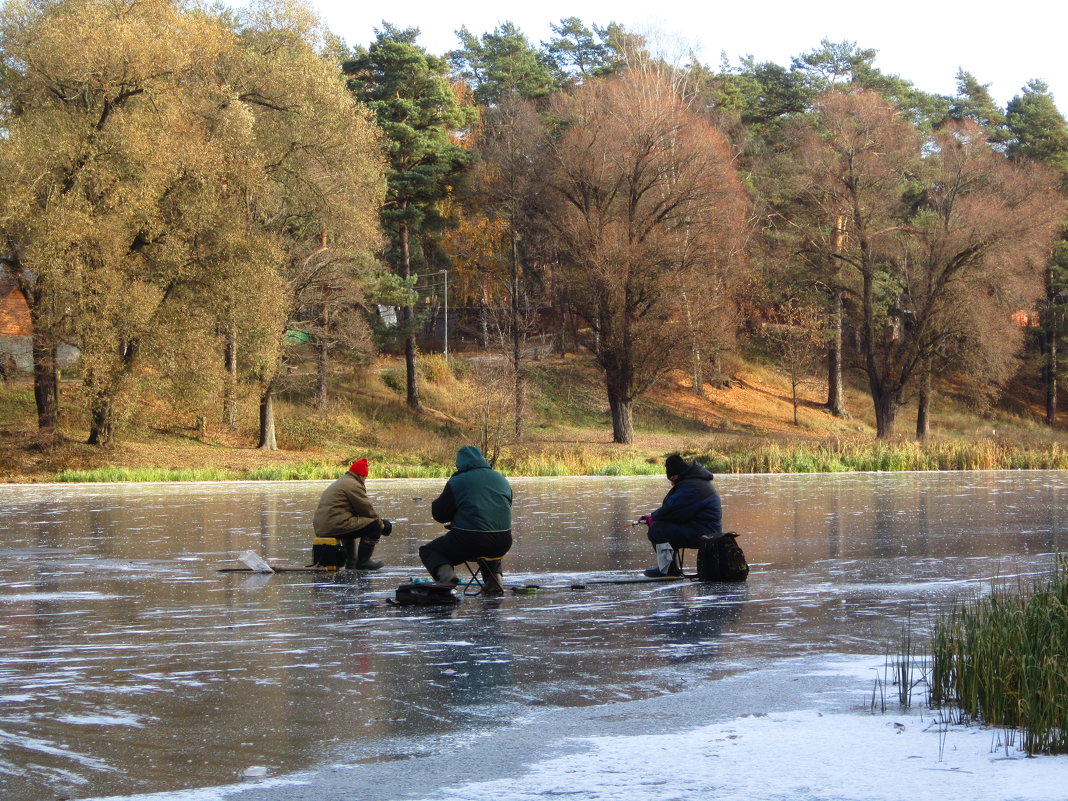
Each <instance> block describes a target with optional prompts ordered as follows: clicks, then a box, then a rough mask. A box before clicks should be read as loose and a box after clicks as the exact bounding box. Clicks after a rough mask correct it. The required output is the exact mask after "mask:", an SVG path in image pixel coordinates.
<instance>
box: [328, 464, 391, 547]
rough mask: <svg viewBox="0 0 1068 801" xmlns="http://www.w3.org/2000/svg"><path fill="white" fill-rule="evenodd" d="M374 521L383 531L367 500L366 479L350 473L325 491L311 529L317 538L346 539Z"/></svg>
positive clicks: (380, 522)
mask: <svg viewBox="0 0 1068 801" xmlns="http://www.w3.org/2000/svg"><path fill="white" fill-rule="evenodd" d="M375 522H377V523H378V528H379V531H381V529H382V521H381V520H380V518H379V517H378V514H377V513H376V512H375V510H374V507H373V506H371V502H370V501H369V500H367V490H366V489H365V488H364V485H363V478H362V477H360V476H358V475H356V474H355V473H353V472H351V471H349V472H346V473H345V475H343V476H342V477H341V478H339V479H338V480H337V481H335V482H334V483H333V484H331V485H330V486H329V487H327V488H326V489H325V490H324V491H323V494H322V497H321V498H319V507H318V508H317V509H316V510H315V518H314V520H312V529H313V530H314V531H315V536H316V537H343V536H345V535H346V534H352V533H353V532H354V531H359V530H360V529H361V528H363V527H364V526H366V525H368V524H369V523H375Z"/></svg>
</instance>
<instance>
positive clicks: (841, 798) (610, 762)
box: [435, 710, 1068, 801]
mask: <svg viewBox="0 0 1068 801" xmlns="http://www.w3.org/2000/svg"><path fill="white" fill-rule="evenodd" d="M998 736H999V735H998V733H996V732H993V731H992V730H990V729H983V728H979V727H966V728H960V727H951V728H950V729H949V731H948V732H947V731H945V730H944V727H940V726H939V725H938V724H937V723H935V722H933V721H932V720H931V719H930V718H920V717H919V716H916V717H893V716H887V715H871V714H838V715H827V714H821V713H820V712H817V711H813V710H804V711H794V712H784V713H776V714H768V715H759V716H752V717H743V718H737V719H735V720H732V721H729V722H727V723H722V724H716V725H713V726H706V727H703V728H700V729H696V730H692V731H686V732H678V733H672V734H663V735H650V736H626V737H594V738H585V739H582V740H578V741H576V744H577V745H579V746H580V750H579V751H578V752H577V753H572V754H569V755H567V756H562V757H558V758H554V759H550V760H547V761H545V762H541V763H539V764H536V765H535V766H533V767H532V768H531V769H530V770H529V771H528V772H527V773H526V774H525V775H523V776H520V777H517V778H510V779H502V780H498V781H489V782H476V783H471V784H467V785H464V786H458V787H449V788H443V789H442V790H441V792H440V793H438V794H436V795H435V799H437V801H440V799H443V798H461V799H470V798H494V799H497V801H527V799H545V798H551V797H556V796H566V797H569V798H582V799H587V800H589V801H594V800H595V799H611V800H612V801H668V800H669V799H670V800H671V801H711V800H712V799H715V801H752V799H763V800H764V801H779V800H780V799H781V800H782V801H817V800H819V801H823V800H824V799H827V800H828V801H830V800H831V799H834V801H884V800H885V801H901V799H909V801H926V800H927V799H930V800H931V801H945V799H947V798H968V799H973V801H1014V800H1015V799H1020V801H1046V799H1049V801H1064V799H1065V798H1066V797H1068V757H1064V756H1057V757H1050V756H1042V757H1037V758H1034V759H1028V758H1026V757H1024V756H1023V755H1022V754H1020V753H1019V752H1017V751H1015V749H1009V750H1008V752H1006V749H1005V748H1004V747H1001V748H997V747H996V746H997V738H998ZM940 745H941V746H942V747H941V748H940Z"/></svg>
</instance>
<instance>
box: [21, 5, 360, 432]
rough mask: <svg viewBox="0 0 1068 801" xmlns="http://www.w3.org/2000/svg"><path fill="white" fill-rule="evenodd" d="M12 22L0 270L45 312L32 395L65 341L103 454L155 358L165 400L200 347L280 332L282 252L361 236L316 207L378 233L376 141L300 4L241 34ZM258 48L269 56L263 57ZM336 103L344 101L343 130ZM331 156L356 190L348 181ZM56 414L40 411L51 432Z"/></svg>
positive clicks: (166, 17) (175, 10)
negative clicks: (243, 333)
mask: <svg viewBox="0 0 1068 801" xmlns="http://www.w3.org/2000/svg"><path fill="white" fill-rule="evenodd" d="M6 10H7V12H8V14H9V16H7V17H6V18H5V23H4V29H3V35H4V52H5V55H6V56H7V57H8V58H9V59H10V61H8V62H7V69H6V70H5V72H4V75H3V89H4V92H5V97H6V105H5V109H4V110H5V113H6V114H7V117H6V119H5V125H6V129H7V131H8V132H9V135H8V137H7V138H6V139H5V140H4V142H3V144H2V146H0V170H2V172H3V174H4V176H5V179H6V180H5V183H4V190H3V192H2V194H0V198H2V201H0V202H2V204H3V209H4V213H3V215H2V217H0V224H2V225H4V226H5V241H6V243H7V254H6V258H7V262H8V264H9V265H10V266H12V269H13V271H14V272H15V273H16V274H17V275H20V276H21V278H20V282H21V283H22V284H23V285H24V286H26V287H27V288H28V289H29V290H30V292H29V294H28V296H29V297H31V298H33V304H34V305H36V306H38V308H39V310H40V313H39V314H37V320H36V322H37V323H38V325H37V326H36V331H35V337H37V338H38V341H39V342H42V343H43V345H42V347H40V348H38V349H37V350H38V353H39V355H40V356H41V358H40V360H39V368H38V369H37V370H36V374H37V379H36V380H37V383H38V385H39V386H40V387H41V391H40V392H39V395H40V396H41V397H42V398H43V399H47V398H48V397H49V396H52V397H54V394H55V393H54V391H53V390H51V389H49V387H48V381H49V380H50V379H49V375H50V374H51V375H52V376H53V378H52V379H51V380H54V370H53V368H52V366H51V360H52V357H51V355H50V351H54V346H55V343H56V342H57V341H58V338H59V337H61V336H66V337H69V338H70V339H71V341H74V342H75V343H76V344H77V345H78V347H79V348H80V351H81V364H80V369H81V372H82V376H83V384H82V393H83V397H84V398H85V401H86V404H87V406H88V407H89V410H90V413H91V424H90V434H89V441H90V442H91V443H94V444H100V445H106V444H108V443H110V442H112V441H113V439H114V437H115V434H116V427H117V425H118V424H119V423H121V419H122V417H123V415H125V414H128V413H130V411H132V410H133V409H134V408H135V400H136V398H137V395H138V391H139V385H140V384H141V382H142V381H143V380H144V371H143V370H142V369H141V368H142V365H143V364H144V363H145V362H146V361H147V362H150V363H151V364H152V366H153V368H154V370H155V373H156V379H155V380H156V383H157V384H164V383H168V382H169V383H173V382H174V381H175V380H176V379H177V377H178V376H179V375H186V376H190V375H191V373H190V371H188V370H185V369H183V368H184V367H185V366H188V365H189V364H195V363H196V361H197V359H198V357H199V358H200V359H204V358H205V354H204V352H203V350H202V349H201V350H200V351H199V352H196V351H195V349H193V343H200V345H201V346H202V348H208V347H213V346H214V345H215V344H216V343H217V341H218V340H217V337H218V336H219V335H220V334H223V335H226V334H227V332H229V333H230V334H232V332H233V331H235V330H236V329H237V328H238V327H240V328H243V329H244V330H249V331H251V330H255V329H261V334H260V335H259V336H257V337H254V338H253V339H255V340H258V346H259V345H262V343H264V342H270V341H272V339H274V336H273V334H272V333H271V332H272V329H273V330H280V329H281V330H284V322H283V319H284V318H285V316H286V313H287V306H288V304H287V300H286V295H285V287H284V285H283V282H282V281H281V280H280V278H279V277H280V275H281V270H282V268H283V265H284V263H285V262H286V261H287V260H291V259H294V258H299V257H297V256H296V255H295V251H294V245H293V243H294V242H295V241H298V240H299V241H302V242H314V243H315V247H318V246H319V243H320V241H321V234H322V232H323V231H325V230H328V231H330V232H331V234H333V233H334V232H335V231H338V230H339V229H340V230H345V229H346V228H347V230H348V231H349V232H351V230H352V226H351V225H349V223H350V222H351V220H352V217H353V214H352V213H348V214H340V215H338V214H335V213H334V212H332V211H331V212H330V213H329V215H328V216H329V217H330V221H329V223H328V224H327V223H325V222H324V221H323V215H322V214H319V213H318V210H320V209H321V208H322V207H323V205H324V202H323V198H324V197H325V196H330V195H331V194H332V193H334V195H335V196H344V197H345V198H346V202H350V199H351V197H352V196H353V193H354V191H356V192H357V196H358V197H365V198H367V202H368V203H369V204H370V207H371V211H370V212H367V211H366V210H364V211H362V212H360V214H361V215H362V217H363V218H366V219H369V220H371V221H372V223H373V222H374V211H373V210H374V207H375V205H376V197H377V195H376V193H375V191H374V182H375V180H376V177H375V176H379V177H378V178H377V180H378V181H379V182H380V180H381V179H380V172H379V167H378V162H377V159H374V158H372V159H371V160H370V161H369V160H368V159H367V158H366V155H367V153H366V151H368V150H373V147H374V145H373V144H371V145H368V142H369V141H373V140H368V136H369V135H371V126H370V124H369V122H368V121H367V119H366V115H361V114H360V112H359V110H358V109H357V108H356V107H355V104H354V103H353V102H352V100H351V98H350V97H349V96H348V94H347V93H346V92H345V91H344V87H343V86H341V85H340V81H339V76H338V71H337V69H336V67H333V68H331V67H330V65H329V64H328V63H327V62H324V61H323V60H321V59H320V58H319V57H318V56H316V55H315V53H314V51H313V46H312V41H313V40H312V38H310V37H311V34H310V29H308V28H307V27H301V26H302V25H304V22H302V20H310V19H311V16H310V12H308V11H307V9H306V8H304V7H303V6H300V5H299V4H278V5H270V4H265V5H261V6H257V7H254V8H253V10H252V11H251V12H250V16H248V17H245V18H241V19H240V20H238V19H237V18H235V17H232V16H230V15H213V14H206V13H200V12H194V11H189V10H186V9H185V8H184V7H183V6H181V5H179V4H175V3H171V2H168V0H146V2H143V3H137V4H133V5H125V4H114V3H108V2H103V1H102V0H84V1H81V2H63V3H41V4H35V3H28V4H26V5H17V6H16V5H15V4H10V5H9V6H8V7H7V9H6ZM253 39H256V40H257V41H259V42H261V43H263V42H264V40H270V41H269V43H268V44H266V45H265V46H264V48H263V49H261V50H259V51H257V49H256V47H255V45H253V44H252V40H253ZM295 54H299V55H295ZM283 86H284V87H287V90H286V91H288V92H289V93H290V96H289V97H288V98H283V97H282V96H281V95H280V94H279V93H278V92H277V91H275V90H277V89H278V88H279V87H283ZM297 94H299V95H300V97H301V100H300V103H292V102H289V101H292V98H293V96H294V95H297ZM331 95H332V96H333V97H334V98H337V99H339V100H340V101H343V102H344V103H345V104H347V105H345V106H344V113H343V114H342V116H340V117H331V114H332V113H335V112H338V110H339V108H341V107H340V106H339V105H338V103H337V102H336V101H335V102H333V103H331V101H330V96H331ZM300 104H303V105H300ZM265 109H269V110H270V113H269V114H266V113H263V111H264V110H265ZM346 114H347V116H346ZM361 122H362V124H363V130H362V132H361V129H360V128H359V124H360V123H361ZM331 124H333V125H335V126H339V127H334V128H332V129H331V128H330V127H329V126H330V125H331ZM283 131H284V134H283V133H280V132H283ZM287 137H288V138H287ZM339 141H340V142H343V144H344V146H343V147H342V148H340V149H339V148H335V149H334V151H333V153H332V154H330V155H329V156H327V157H324V154H325V153H326V152H327V151H328V150H329V146H328V143H330V142H339ZM357 142H359V143H362V144H360V145H356V144H354V143H357ZM360 148H362V149H363V151H364V157H363V158H362V159H357V158H356V157H357V155H358V153H357V151H358V150H359V149H360ZM338 155H343V156H348V157H351V160H352V161H353V162H354V164H351V165H348V166H345V167H344V170H347V171H350V173H352V174H358V175H359V180H354V181H349V182H347V183H344V182H342V181H340V180H339V170H338V169H337V168H335V167H334V165H333V160H334V157H336V156H338ZM348 235H349V234H348V233H344V234H338V237H339V240H340V239H341V238H343V237H345V236H348ZM360 237H361V238H363V239H366V229H365V228H364V229H361V231H360ZM364 246H365V247H366V242H365V243H364ZM305 247H307V246H305ZM55 310H62V315H63V316H62V317H60V316H59V315H56V314H53V312H54V311H55ZM263 331H266V332H268V333H266V334H264V333H263ZM230 344H233V341H232V340H231V341H230ZM263 349H264V348H263V347H260V350H263ZM267 350H269V348H267ZM179 354H180V355H179ZM209 375H211V371H209V370H203V371H201V372H200V376H201V377H204V376H209ZM55 408H56V407H55V404H54V401H53V403H52V406H51V408H50V409H49V408H48V406H47V405H43V406H42V413H41V414H40V415H39V417H40V420H41V424H42V428H46V427H47V425H49V424H50V425H51V426H53V427H54V423H55Z"/></svg>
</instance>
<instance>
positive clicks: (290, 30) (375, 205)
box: [228, 3, 385, 450]
mask: <svg viewBox="0 0 1068 801" xmlns="http://www.w3.org/2000/svg"><path fill="white" fill-rule="evenodd" d="M238 34H239V38H238V43H239V45H240V48H239V51H238V56H239V57H238V58H237V59H235V63H234V65H233V70H234V72H233V73H231V74H229V75H228V78H229V80H230V81H231V83H232V85H234V86H235V88H236V89H237V97H238V99H239V100H240V101H241V102H242V103H243V104H244V106H245V107H246V109H247V113H248V114H249V116H250V118H251V120H252V125H253V131H254V135H255V137H256V143H257V147H258V152H260V153H261V154H262V159H263V167H264V175H263V180H264V181H265V182H266V185H267V188H268V190H269V191H268V194H267V195H266V196H265V199H264V202H263V203H262V204H261V205H260V206H258V207H257V208H255V210H254V211H255V222H256V224H257V226H258V227H259V229H260V230H262V231H263V232H265V233H266V234H268V235H270V236H271V237H272V240H273V242H274V244H275V247H276V248H277V249H278V251H279V253H280V254H281V258H280V263H279V264H278V265H277V272H278V275H279V276H280V277H281V280H282V281H283V284H284V286H285V307H284V312H283V314H281V315H280V316H279V317H277V318H275V319H274V321H273V324H272V325H271V327H270V328H269V329H268V332H267V334H266V338H267V341H268V342H269V343H272V345H273V347H272V348H271V349H270V351H269V353H270V354H271V355H269V356H266V357H265V358H262V359H261V361H260V364H259V368H260V369H259V371H258V372H259V380H260V387H261V395H260V441H259V447H260V448H263V449H269V450H273V449H275V448H276V447H277V443H276V441H275V436H274V420H273V396H274V393H275V391H276V389H277V382H278V380H279V378H280V377H281V372H280V371H281V367H282V364H283V361H284V358H285V355H286V350H287V348H288V347H289V344H290V343H289V340H288V338H287V332H288V331H290V330H292V329H294V328H295V329H304V330H306V331H307V332H309V333H310V334H312V335H313V336H314V337H315V340H316V344H317V345H318V347H319V357H320V359H323V358H324V357H325V354H324V353H323V348H326V347H328V346H329V345H330V344H331V342H332V341H338V340H339V339H340V340H342V341H346V342H348V343H349V344H362V345H364V346H366V344H367V343H368V342H369V336H368V334H367V332H366V330H365V326H364V325H363V320H362V319H361V316H360V314H359V313H358V309H359V307H360V305H361V302H362V301H363V299H364V296H365V294H366V290H365V287H364V276H365V275H366V273H367V272H368V269H369V267H370V265H371V258H370V257H371V254H372V253H373V252H374V251H375V250H376V249H377V247H378V246H379V244H380V233H379V227H378V219H377V218H378V210H379V208H380V206H381V202H382V198H383V196H384V190H385V185H384V180H383V168H384V164H383V160H382V158H381V156H380V147H381V139H380V135H379V132H378V130H377V128H376V127H375V125H374V122H373V120H372V118H371V115H370V114H369V113H368V112H367V110H366V109H364V108H363V107H362V106H360V105H359V104H358V103H357V102H355V100H354V98H353V97H352V95H351V94H350V93H349V92H348V91H346V88H345V86H344V84H343V82H342V80H341V77H340V74H339V71H338V68H337V65H336V63H335V62H333V61H332V60H331V59H330V58H328V57H324V56H322V55H320V54H319V53H318V52H317V51H316V49H315V47H314V44H315V43H316V42H317V41H318V39H319V36H320V30H319V22H318V19H317V17H316V16H315V15H314V14H313V13H312V12H311V11H310V10H309V9H308V8H307V7H305V6H302V5H273V4H269V3H267V4H263V5H258V6H257V5H254V6H253V7H252V9H251V12H250V15H249V17H248V19H247V21H245V22H244V23H243V24H241V25H240V26H239V28H238ZM346 317H348V320H347V321H346V320H345V318H346ZM343 322H345V323H347V324H346V325H345V326H344V327H342V326H341V324H342V323H343ZM342 331H344V332H345V335H344V336H342ZM323 370H324V374H323V375H321V376H320V385H321V384H322V382H323V381H324V375H325V366H324V368H323ZM324 391H325V389H320V392H324Z"/></svg>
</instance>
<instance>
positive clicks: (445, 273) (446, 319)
mask: <svg viewBox="0 0 1068 801" xmlns="http://www.w3.org/2000/svg"><path fill="white" fill-rule="evenodd" d="M438 272H439V273H440V274H441V275H443V276H445V363H446V364H448V362H449V271H448V270H438Z"/></svg>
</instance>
